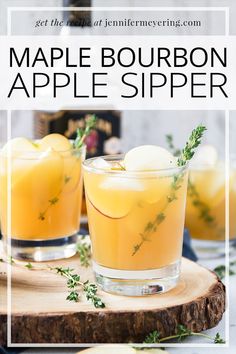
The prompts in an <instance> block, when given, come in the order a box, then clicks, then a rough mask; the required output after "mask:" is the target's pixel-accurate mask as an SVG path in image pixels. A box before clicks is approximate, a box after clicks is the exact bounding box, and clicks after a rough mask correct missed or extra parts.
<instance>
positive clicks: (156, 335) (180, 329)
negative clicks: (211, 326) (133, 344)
mask: <svg viewBox="0 0 236 354" xmlns="http://www.w3.org/2000/svg"><path fill="white" fill-rule="evenodd" d="M192 336H197V337H203V338H206V339H208V340H210V341H211V342H213V343H215V344H224V343H225V340H224V339H223V338H222V337H221V336H220V334H219V333H216V335H215V337H212V336H209V335H207V334H205V333H196V332H193V331H191V330H190V329H188V328H187V327H186V326H184V325H182V324H179V325H178V326H177V333H176V334H174V335H171V336H168V337H163V338H160V332H158V331H156V330H155V331H153V332H151V333H149V334H148V335H147V336H146V338H145V339H144V342H143V344H159V343H166V342H169V341H172V340H177V341H178V342H182V341H183V339H184V338H187V337H192ZM147 348H150V346H149V347H141V348H139V349H140V350H144V349H147ZM136 349H138V348H136Z"/></svg>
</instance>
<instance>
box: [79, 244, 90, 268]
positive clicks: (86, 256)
mask: <svg viewBox="0 0 236 354" xmlns="http://www.w3.org/2000/svg"><path fill="white" fill-rule="evenodd" d="M76 248H77V252H78V254H79V259H80V264H81V266H82V267H86V268H87V267H88V266H89V265H90V260H91V256H92V254H91V244H90V243H89V242H88V241H87V239H86V238H85V237H81V239H80V240H79V242H77V245H76Z"/></svg>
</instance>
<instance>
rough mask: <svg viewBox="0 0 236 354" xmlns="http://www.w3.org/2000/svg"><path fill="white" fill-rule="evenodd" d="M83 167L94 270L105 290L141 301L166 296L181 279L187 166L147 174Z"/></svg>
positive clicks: (114, 164)
mask: <svg viewBox="0 0 236 354" xmlns="http://www.w3.org/2000/svg"><path fill="white" fill-rule="evenodd" d="M96 159H97V158H93V159H88V160H86V161H85V162H84V163H83V168H84V183H85V191H86V201H87V210H88V222H89V230H90V236H91V242H92V256H93V269H94V272H95V276H96V280H97V283H98V284H99V285H100V286H101V287H102V289H103V290H104V291H107V292H112V293H118V294H123V295H132V296H141V295H146V294H156V293H159V292H165V291H168V290H170V289H171V288H173V287H175V286H176V284H177V283H178V280H179V275H180V263H181V254H182V242H183V227H184V217H185V201H186V192H187V174H188V173H187V167H177V168H169V169H163V170H157V171H147V172H128V171H123V170H122V169H121V168H120V164H121V163H122V159H123V156H121V155H116V156H107V157H103V159H104V160H105V161H106V163H108V164H109V168H107V167H106V168H99V167H96V166H97V164H96Z"/></svg>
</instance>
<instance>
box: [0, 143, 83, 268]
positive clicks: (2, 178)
mask: <svg viewBox="0 0 236 354" xmlns="http://www.w3.org/2000/svg"><path fill="white" fill-rule="evenodd" d="M84 157H85V147H82V148H80V149H74V148H73V147H72V146H71V149H68V150H65V151H54V150H53V149H50V148H49V149H47V150H46V151H33V152H32V151H20V150H12V149H9V151H8V152H7V153H6V151H5V152H3V151H1V152H0V220H1V230H2V234H3V239H4V245H5V247H7V245H8V246H11V256H12V257H13V258H16V259H22V260H33V261H46V260H52V259H59V258H66V257H70V256H72V255H73V254H74V253H75V252H76V242H77V232H78V230H79V225H80V210H81V198H82V173H81V169H82V161H83V160H84Z"/></svg>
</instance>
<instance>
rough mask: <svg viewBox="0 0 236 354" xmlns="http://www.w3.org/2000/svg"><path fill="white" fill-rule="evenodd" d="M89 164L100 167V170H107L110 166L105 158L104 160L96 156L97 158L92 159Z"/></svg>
mask: <svg viewBox="0 0 236 354" xmlns="http://www.w3.org/2000/svg"><path fill="white" fill-rule="evenodd" d="M91 166H92V167H95V168H100V169H102V170H108V169H110V168H111V166H110V164H109V163H108V162H107V161H106V160H104V159H103V158H102V157H98V158H96V159H94V160H93V162H92V164H91Z"/></svg>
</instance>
